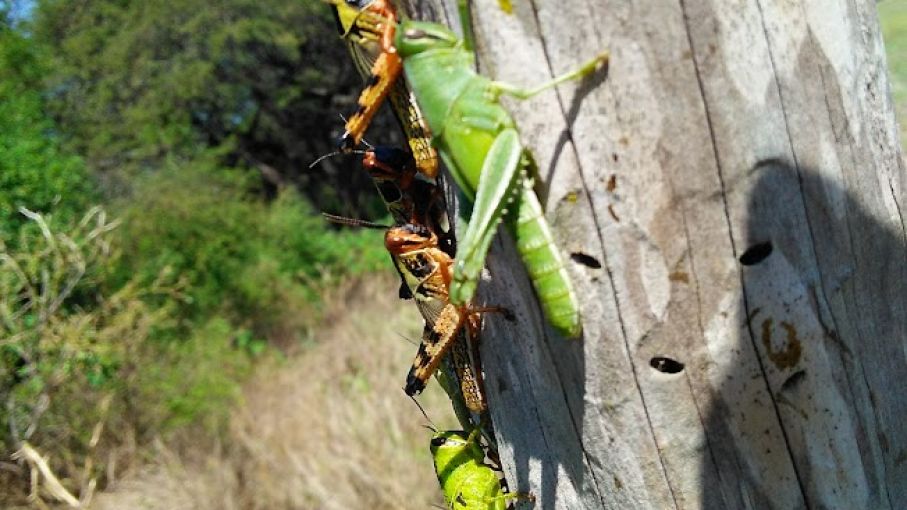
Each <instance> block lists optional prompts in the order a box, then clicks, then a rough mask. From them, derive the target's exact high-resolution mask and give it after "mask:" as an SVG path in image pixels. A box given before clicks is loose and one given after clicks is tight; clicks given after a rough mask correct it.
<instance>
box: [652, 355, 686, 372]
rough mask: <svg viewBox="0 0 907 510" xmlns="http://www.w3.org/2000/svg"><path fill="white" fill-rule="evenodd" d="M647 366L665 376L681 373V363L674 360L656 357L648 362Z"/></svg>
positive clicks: (682, 366)
mask: <svg viewBox="0 0 907 510" xmlns="http://www.w3.org/2000/svg"><path fill="white" fill-rule="evenodd" d="M649 366H651V367H652V368H654V369H655V370H658V371H659V372H662V373H665V374H679V373H680V372H683V368H684V365H683V363H681V362H679V361H677V360H676V359H671V358H665V357H662V356H656V357H654V358H652V359H650V360H649Z"/></svg>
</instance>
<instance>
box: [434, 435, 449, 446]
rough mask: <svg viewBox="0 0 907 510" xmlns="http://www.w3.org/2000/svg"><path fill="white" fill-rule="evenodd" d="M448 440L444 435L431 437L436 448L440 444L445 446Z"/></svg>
mask: <svg viewBox="0 0 907 510" xmlns="http://www.w3.org/2000/svg"><path fill="white" fill-rule="evenodd" d="M446 442H447V439H445V438H443V437H433V438H432V439H431V445H432V446H434V447H436V448H437V447H439V446H444V443H446Z"/></svg>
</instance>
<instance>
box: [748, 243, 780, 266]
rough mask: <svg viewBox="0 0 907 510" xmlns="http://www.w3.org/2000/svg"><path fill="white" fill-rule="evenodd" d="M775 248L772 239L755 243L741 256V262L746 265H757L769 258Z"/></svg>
mask: <svg viewBox="0 0 907 510" xmlns="http://www.w3.org/2000/svg"><path fill="white" fill-rule="evenodd" d="M774 249H775V248H774V247H773V246H772V242H771V241H766V242H764V243H757V244H754V245H752V246H750V247H749V248H747V249H746V251H745V252H743V255H741V256H740V263H741V264H743V265H744V266H752V265H756V264H758V263H760V262H762V261H763V260H765V259H767V258H768V256H769V255H771V254H772V251H773V250H774Z"/></svg>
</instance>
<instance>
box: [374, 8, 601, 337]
mask: <svg viewBox="0 0 907 510" xmlns="http://www.w3.org/2000/svg"><path fill="white" fill-rule="evenodd" d="M385 4H386V2H385V1H384V0H375V2H373V3H371V4H368V5H366V6H365V7H364V9H368V10H371V9H372V8H373V6H374V8H375V10H374V11H371V12H372V14H373V15H374V16H379V17H380V16H384V15H386V14H385V13H386V12H388V11H386V9H385V8H386V5H385ZM459 5H460V13H461V18H462V22H463V27H464V31H465V33H466V36H465V38H464V39H463V40H460V39H458V38H457V36H456V35H455V34H454V33H453V32H452V31H450V30H449V29H448V28H447V27H444V26H443V25H439V24H436V23H426V22H419V21H410V20H401V21H399V22H398V23H397V24H396V25H397V26H396V28H395V30H394V31H393V32H394V44H393V50H392V52H393V53H395V54H396V55H399V57H400V58H402V60H403V67H404V70H405V74H406V79H407V81H408V83H409V86H410V87H411V89H412V91H413V92H414V93H415V95H416V99H417V102H418V103H419V105H420V107H421V111H422V113H423V114H424V116H425V120H426V121H427V122H428V125H429V127H430V128H431V130H432V131H433V132H434V133H435V136H434V137H433V139H432V144H433V145H434V146H435V147H436V148H437V149H438V151H439V153H440V155H441V159H442V160H443V161H444V163H445V165H446V166H447V168H448V170H449V171H450V172H451V174H452V175H453V177H454V180H455V181H456V182H457V184H458V185H459V187H460V190H461V191H462V192H463V194H464V195H465V197H466V198H467V199H468V200H469V201H471V202H472V203H473V210H472V215H471V217H470V218H469V224H468V226H467V228H466V232H465V234H464V235H463V236H462V237H461V238H460V239H459V241H458V244H459V246H460V248H459V252H458V256H457V264H456V266H455V268H454V274H453V282H452V283H451V287H450V300H451V302H452V303H454V304H457V305H462V304H464V303H467V302H469V300H470V299H471V298H472V297H473V295H474V294H475V289H476V285H477V283H478V280H479V274H480V272H481V270H482V267H484V261H485V256H486V254H487V253H488V249H489V247H490V245H491V241H492V239H493V238H494V234H495V231H496V228H497V224H498V223H499V222H500V221H501V220H502V219H504V220H506V224H507V227H508V229H509V230H510V232H511V234H512V235H513V237H514V240H515V241H516V246H517V250H518V252H519V253H520V256H521V258H522V260H523V263H524V264H525V266H526V268H527V270H528V272H529V276H530V279H531V280H532V283H533V286H534V287H535V290H536V292H537V294H538V296H539V299H540V301H541V304H542V307H543V309H544V311H545V315H546V316H547V317H548V320H549V321H550V322H551V324H552V326H554V328H555V329H556V330H557V331H558V332H559V333H561V334H562V335H565V336H568V337H577V336H579V335H580V333H581V331H582V324H581V322H580V316H579V305H578V303H577V299H576V294H575V293H574V291H573V286H572V284H571V282H570V278H569V275H568V274H567V271H566V268H565V266H564V262H563V259H562V257H561V255H560V252H559V251H558V249H557V247H556V246H555V243H554V238H553V236H552V234H551V230H550V228H549V226H548V224H547V222H546V221H545V219H544V211H543V209H542V206H541V203H540V202H539V200H538V197H537V196H536V195H535V193H534V191H533V190H532V181H531V179H530V178H529V175H528V174H529V172H527V170H528V169H530V168H531V164H532V163H531V161H532V158H531V156H530V154H529V152H528V151H527V150H526V149H524V148H523V146H522V145H521V144H520V141H519V134H518V132H517V129H516V124H515V123H514V121H513V119H512V117H511V116H510V114H508V113H507V111H506V110H505V109H504V108H503V107H502V106H501V104H500V97H501V96H502V95H504V94H507V95H510V96H513V97H516V98H518V99H527V98H530V97H532V96H534V95H536V94H538V93H540V92H542V91H544V90H546V89H549V88H551V87H554V86H555V85H557V84H560V83H563V82H565V81H568V80H575V79H579V78H581V77H583V76H586V75H588V74H590V73H592V72H594V71H595V70H596V69H597V68H599V67H601V66H603V65H604V64H605V63H607V61H608V55H607V53H602V54H601V55H599V56H597V57H595V58H594V59H592V60H590V61H589V62H587V63H586V64H584V65H582V66H580V67H579V68H578V69H576V70H574V71H572V72H569V73H566V74H564V75H561V76H559V77H557V78H555V79H554V80H552V81H550V82H548V83H546V84H543V85H541V86H538V87H536V88H533V89H521V88H518V87H514V86H512V85H508V84H505V83H501V82H495V81H491V80H489V79H488V78H485V77H483V76H481V75H478V74H476V73H475V71H474V70H473V69H474V56H473V54H472V51H471V49H472V46H473V44H472V36H471V28H470V25H469V14H468V8H467V2H466V0H459ZM390 25H391V20H387V21H384V22H382V26H384V27H389V26H390ZM385 33H389V29H388V31H387V32H385ZM385 46H386V45H385ZM384 51H385V52H388V51H391V50H389V49H388V48H386V47H385V48H384ZM511 201H512V202H513V203H512V205H508V204H509V202H511ZM508 207H509V208H510V209H511V210H510V212H509V213H508V210H507V209H508Z"/></svg>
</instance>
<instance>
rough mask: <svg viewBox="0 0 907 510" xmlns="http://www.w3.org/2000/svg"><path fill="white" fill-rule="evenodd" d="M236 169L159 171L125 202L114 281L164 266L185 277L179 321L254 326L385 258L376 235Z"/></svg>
mask: <svg viewBox="0 0 907 510" xmlns="http://www.w3.org/2000/svg"><path fill="white" fill-rule="evenodd" d="M248 185H249V183H248V181H246V180H244V179H242V178H241V177H240V174H239V173H238V172H235V173H234V172H229V171H224V170H222V169H221V170H214V169H212V168H211V167H209V166H207V165H205V164H203V163H197V164H195V165H188V166H185V167H182V168H179V169H170V170H165V171H162V172H160V173H158V174H155V175H153V176H151V177H149V178H148V179H147V180H146V181H145V182H143V183H140V184H138V185H137V187H136V194H135V196H134V197H132V199H130V200H129V201H128V202H124V203H123V205H122V218H123V221H124V225H123V228H122V229H120V232H119V237H120V240H119V245H120V246H121V247H122V259H121V260H120V263H119V264H118V268H117V269H116V271H117V274H115V275H113V281H115V282H116V283H117V285H120V284H122V282H125V281H127V280H129V279H131V278H137V279H138V280H139V281H142V282H149V281H152V280H153V279H154V278H156V277H157V275H158V274H160V272H161V271H162V270H163V269H164V268H170V269H171V270H172V271H174V272H175V273H176V274H179V275H181V276H182V277H184V278H185V279H186V282H187V287H186V298H187V303H186V305H185V306H184V308H183V309H182V310H181V312H180V316H181V318H182V319H183V320H185V321H189V322H194V321H196V320H202V321H204V320H205V319H204V318H206V317H211V316H213V315H215V314H223V315H224V316H225V317H227V318H228V320H230V322H231V323H232V324H235V325H237V326H242V327H248V328H249V329H251V330H252V331H253V332H254V333H255V334H256V335H265V336H267V335H270V334H272V333H274V332H275V330H279V329H286V328H283V325H282V324H281V321H283V320H285V319H286V318H287V317H288V316H292V315H295V314H299V313H302V312H305V311H306V310H312V309H313V307H315V306H316V305H317V302H318V299H319V292H320V289H321V288H322V286H323V285H326V284H328V283H330V282H333V281H336V280H337V279H338V278H341V277H344V276H349V275H355V274H360V273H362V272H364V271H369V270H373V269H375V268H377V267H379V266H385V265H386V264H387V262H386V260H387V255H386V254H385V252H384V250H383V247H382V243H381V237H380V234H379V233H377V232H369V231H365V232H359V231H353V230H339V231H338V230H336V229H333V228H331V227H330V226H329V225H328V224H327V223H326V222H325V221H324V220H323V219H322V218H321V217H319V216H318V215H315V214H313V211H312V210H311V207H310V206H308V205H307V203H306V202H305V201H304V200H303V199H302V198H300V197H299V196H298V195H297V194H296V193H295V192H293V191H290V190H287V191H285V192H283V193H282V194H281V195H280V196H279V197H278V199H277V200H275V201H272V202H270V203H269V202H265V201H263V200H260V199H256V198H250V196H249V195H250V193H249V192H248Z"/></svg>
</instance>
